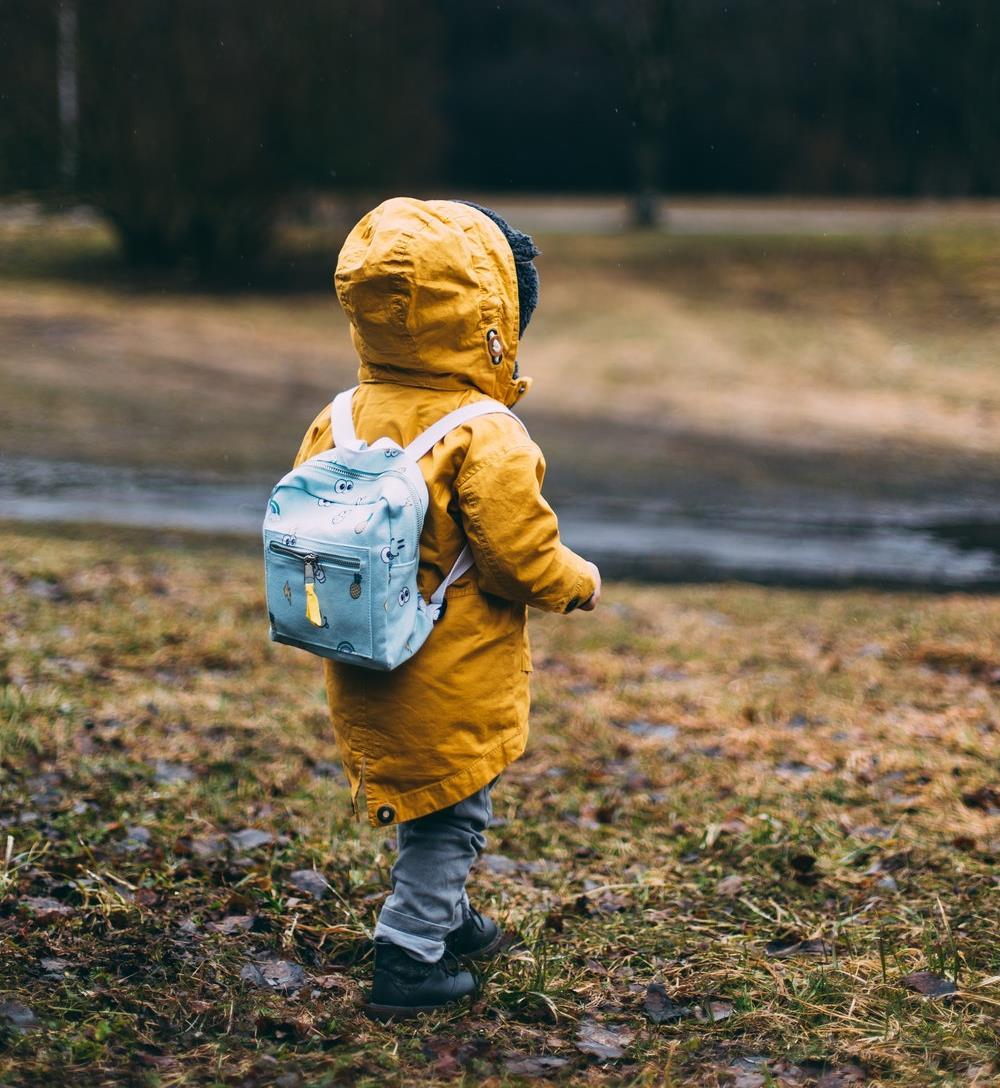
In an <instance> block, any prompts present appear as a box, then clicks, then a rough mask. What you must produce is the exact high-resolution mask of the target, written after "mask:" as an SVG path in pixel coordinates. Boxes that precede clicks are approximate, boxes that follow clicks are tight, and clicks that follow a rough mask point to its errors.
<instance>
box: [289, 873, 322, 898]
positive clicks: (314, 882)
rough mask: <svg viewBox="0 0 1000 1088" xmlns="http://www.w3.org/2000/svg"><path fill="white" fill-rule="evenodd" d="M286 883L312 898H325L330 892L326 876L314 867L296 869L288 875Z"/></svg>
mask: <svg viewBox="0 0 1000 1088" xmlns="http://www.w3.org/2000/svg"><path fill="white" fill-rule="evenodd" d="M288 883H289V884H291V886H292V887H293V888H298V890H299V891H300V892H305V893H306V894H307V895H311V896H312V897H313V899H325V898H326V896H327V895H328V894H329V892H330V885H329V884H328V883H327V879H326V877H325V876H323V874H322V873H318V872H317V871H316V870H315V869H296V870H295V872H294V873H292V874H291V875H290V876H289V877H288Z"/></svg>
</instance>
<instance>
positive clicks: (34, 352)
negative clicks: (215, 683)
mask: <svg viewBox="0 0 1000 1088" xmlns="http://www.w3.org/2000/svg"><path fill="white" fill-rule="evenodd" d="M340 240H341V239H340V235H339V234H337V233H336V232H335V231H333V232H331V231H330V230H322V229H319V228H317V229H312V230H305V229H297V230H296V231H292V232H290V233H289V235H288V236H287V237H286V239H285V248H284V250H283V251H282V252H281V253H280V254H279V255H278V257H277V258H276V259H275V263H274V267H273V268H272V270H271V275H272V281H271V282H272V283H273V280H274V278H277V279H279V280H281V279H284V280H287V279H288V278H289V277H291V278H292V279H294V280H295V282H296V283H297V284H298V286H299V288H300V289H299V290H274V289H273V288H267V289H265V288H263V287H261V286H260V284H259V283H258V284H257V285H254V284H250V285H248V286H246V287H245V288H244V289H242V290H240V291H232V292H227V293H214V294H213V293H206V292H198V291H194V290H193V289H192V288H191V286H190V285H189V284H186V283H185V282H184V281H183V280H176V279H175V280H173V281H165V280H160V281H155V280H150V279H141V278H139V279H137V278H136V277H134V276H130V275H129V274H128V273H127V272H126V271H125V270H123V269H121V268H119V267H118V266H117V265H116V264H115V254H114V247H113V241H112V239H111V236H110V235H109V233H108V232H107V230H106V229H104V228H103V227H101V226H100V225H94V224H82V225H81V224H77V225H73V224H72V223H65V222H62V223H60V222H42V223H35V222H28V221H22V222H20V223H19V222H17V221H16V220H13V219H10V218H9V217H8V219H7V220H5V221H4V222H3V223H0V252H2V253H3V260H2V262H0V405H2V406H3V407H2V409H0V424H2V426H3V431H4V435H5V447H6V448H7V449H8V450H10V451H16V452H17V453H19V454H21V455H28V456H44V457H70V458H74V457H76V458H79V457H81V456H82V457H85V458H86V459H89V460H98V461H111V462H117V463H124V464H153V465H163V464H174V465H180V466H184V467H199V468H204V469H212V470H216V471H223V472H265V471H266V472H267V473H274V472H277V471H280V470H281V469H282V468H283V467H284V466H285V465H286V463H287V461H288V459H289V457H290V455H291V452H293V451H294V449H295V448H296V447H297V443H298V441H299V439H300V437H301V434H302V432H303V431H304V429H305V425H306V423H307V421H308V420H309V419H311V418H312V416H313V415H314V414H315V413H316V412H317V411H318V410H319V408H320V407H321V406H322V405H323V404H324V403H325V402H326V401H327V400H328V399H329V397H330V395H331V393H332V392H333V391H334V390H336V389H337V388H341V387H343V386H345V385H346V384H348V383H349V382H350V381H351V380H353V377H354V374H355V371H356V361H355V359H354V356H353V352H352V349H351V347H350V343H349V339H348V334H347V326H346V322H345V320H344V317H343V315H342V314H341V312H340V310H339V307H338V306H337V304H336V301H335V299H334V297H333V293H332V287H331V284H330V279H331V269H332V266H333V263H334V259H335V254H336V252H337V249H338V247H339V244H340ZM539 241H540V244H541V247H542V249H543V257H542V258H541V259H540V262H539V264H540V268H541V274H542V279H543V290H542V305H541V307H540V309H539V311H538V314H537V316H536V317H535V319H534V321H533V323H532V327H531V329H530V332H529V334H528V336H527V338H526V340H525V344H524V348H523V352H522V363H523V369H524V370H525V372H526V373H530V374H532V375H533V376H534V377H535V378H536V385H535V388H534V389H533V390H532V392H531V395H530V397H529V398H528V399H527V400H526V402H525V410H526V412H527V415H528V418H529V420H532V419H534V418H536V417H538V418H541V417H544V416H546V415H548V416H555V417H557V418H558V419H560V420H563V421H574V420H576V421H578V422H580V423H581V424H582V425H585V426H586V427H587V428H588V429H593V427H594V426H595V425H596V420H597V419H598V418H599V419H600V420H601V422H602V423H605V424H608V425H613V424H617V425H618V426H621V427H625V428H628V427H641V428H645V429H646V430H647V431H652V432H662V433H664V434H673V435H677V434H691V435H693V436H695V437H696V438H697V439H698V440H699V442H700V443H701V444H702V445H704V444H705V443H706V442H707V443H709V444H711V443H713V442H716V443H731V442H732V441H734V440H739V441H741V442H743V443H747V444H750V445H754V444H756V445H764V446H767V447H773V448H777V449H781V450H786V451H790V452H791V453H792V454H794V455H799V454H803V453H812V454H814V455H818V456H819V457H820V458H821V459H822V460H823V461H824V462H829V463H832V462H830V458H829V456H828V455H829V454H831V453H832V454H835V455H838V456H841V455H842V456H847V455H850V454H852V453H853V454H856V453H858V452H859V451H860V452H861V453H863V454H865V455H871V454H873V453H874V452H877V451H885V450H891V451H893V452H894V454H895V455H896V457H897V458H899V459H902V460H903V461H905V462H907V463H909V464H912V465H914V466H916V468H914V471H915V472H918V473H919V472H926V471H927V466H928V464H931V463H932V462H934V460H935V459H937V460H942V459H949V458H950V459H952V460H956V459H957V461H958V462H961V465H962V468H961V471H960V472H959V473H958V476H959V477H960V478H962V477H965V476H966V475H967V472H968V471H969V470H970V466H975V465H978V466H979V467H980V468H985V467H989V466H992V467H991V468H990V472H991V473H992V475H993V476H995V465H996V456H997V454H998V453H1000V391H998V387H997V383H996V380H995V365H996V329H997V327H998V323H1000V260H998V258H997V252H998V243H1000V228H998V227H997V223H996V218H995V216H993V217H990V216H987V215H985V213H984V218H983V221H982V223H981V224H980V225H978V226H977V225H976V223H975V221H974V220H968V219H962V220H957V221H955V222H951V221H950V220H947V219H944V220H942V222H941V224H940V225H938V226H933V227H930V228H928V229H925V230H920V231H909V232H907V231H905V230H900V231H898V232H890V233H855V234H841V235H836V236H834V235H830V236H827V235H824V234H815V233H814V234H801V235H795V234H790V235H784V236H777V235H776V236H768V235H738V234H734V235H718V236H708V235H706V236H698V235H684V234H670V233H660V234H649V235H642V234H629V233H624V234H605V235H585V234H578V235H574V234H552V235H548V236H541V237H540V239H539ZM303 286H305V287H306V288H307V289H305V290H302V289H301V288H302V287H303ZM41 419H44V420H45V426H40V425H39V420H41ZM569 445H570V447H571V448H577V449H578V448H579V447H580V445H581V442H580V436H579V432H576V433H575V437H573V438H572V440H571V441H569ZM700 449H701V446H699V448H698V451H697V456H695V457H694V459H695V460H696V461H699V462H702V463H703V462H704V458H703V456H702V455H701V453H700ZM742 459H743V460H746V454H745V451H744V454H743V455H742ZM701 471H709V470H708V469H705V468H703V469H702V470H701ZM831 471H833V470H831ZM839 473H840V470H837V471H833V475H834V476H837V475H838V474H839ZM861 475H865V473H862V474H861ZM868 475H871V473H868Z"/></svg>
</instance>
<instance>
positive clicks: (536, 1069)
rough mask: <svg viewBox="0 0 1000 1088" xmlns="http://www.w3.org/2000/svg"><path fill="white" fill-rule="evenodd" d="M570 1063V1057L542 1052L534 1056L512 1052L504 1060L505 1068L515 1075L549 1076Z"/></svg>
mask: <svg viewBox="0 0 1000 1088" xmlns="http://www.w3.org/2000/svg"><path fill="white" fill-rule="evenodd" d="M568 1064H569V1058H557V1057H555V1055H550V1054H540V1055H538V1057H534V1058H533V1057H529V1056H527V1055H520V1054H512V1055H510V1056H509V1057H508V1058H506V1059H505V1060H504V1069H505V1070H506V1071H507V1072H508V1073H509V1074H510V1075H511V1076H513V1077H547V1076H549V1075H550V1074H552V1073H555V1072H556V1071H557V1070H559V1069H562V1067H563V1066H564V1065H568Z"/></svg>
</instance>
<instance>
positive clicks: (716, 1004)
mask: <svg viewBox="0 0 1000 1088" xmlns="http://www.w3.org/2000/svg"><path fill="white" fill-rule="evenodd" d="M733 1012H734V1010H733V1005H732V1002H730V1001H706V1002H704V1003H703V1004H701V1005H696V1006H695V1009H694V1015H695V1019H696V1020H701V1021H706V1020H708V1021H710V1022H712V1023H715V1022H716V1021H718V1020H728V1019H729V1017H730V1016H732V1015H733Z"/></svg>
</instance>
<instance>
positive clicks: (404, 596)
mask: <svg viewBox="0 0 1000 1088" xmlns="http://www.w3.org/2000/svg"><path fill="white" fill-rule="evenodd" d="M396 599H397V600H398V601H399V607H400V608H405V607H406V606H407V604H409V601H410V587H409V586H403V588H402V589H401V590H400V591H399V596H398V597H397V598H396Z"/></svg>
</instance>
